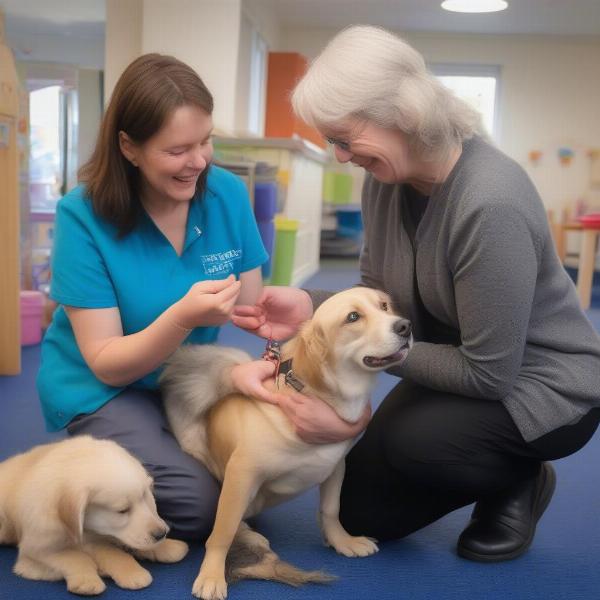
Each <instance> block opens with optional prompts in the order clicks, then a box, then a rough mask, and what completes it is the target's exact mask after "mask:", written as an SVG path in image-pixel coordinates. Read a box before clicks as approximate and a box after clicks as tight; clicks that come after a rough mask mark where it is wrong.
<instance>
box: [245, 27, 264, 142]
mask: <svg viewBox="0 0 600 600" xmlns="http://www.w3.org/2000/svg"><path fill="white" fill-rule="evenodd" d="M266 78H267V43H266V42H265V40H264V39H263V38H262V36H261V35H260V33H258V31H256V29H253V30H252V47H251V52H250V95H249V98H248V130H249V131H250V133H253V134H255V135H259V136H260V135H263V133H264V120H265V119H264V116H265V83H266Z"/></svg>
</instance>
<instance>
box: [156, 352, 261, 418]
mask: <svg viewBox="0 0 600 600" xmlns="http://www.w3.org/2000/svg"><path fill="white" fill-rule="evenodd" d="M249 360H252V359H251V357H250V356H249V355H248V354H247V353H246V352H243V351H242V350H238V349H236V348H226V347H223V346H213V345H192V344H189V345H185V346H182V347H181V348H179V349H178V350H177V351H176V352H174V353H173V354H172V355H171V357H170V358H169V359H168V360H167V362H166V364H165V368H164V370H163V372H162V374H161V376H160V378H159V383H160V386H161V388H162V390H163V400H164V404H165V408H166V410H167V413H169V412H170V411H174V412H177V414H178V416H180V417H183V418H184V419H186V420H187V419H192V420H195V419H198V418H199V417H201V416H202V415H203V414H204V413H205V412H206V411H208V410H209V409H210V408H211V406H213V405H214V404H216V403H217V402H218V401H219V400H220V399H221V398H222V397H223V396H225V395H227V394H228V393H231V391H232V390H231V389H230V386H228V383H227V382H226V381H223V372H224V370H225V369H226V368H227V367H232V366H234V365H237V364H240V363H244V362H247V361H249Z"/></svg>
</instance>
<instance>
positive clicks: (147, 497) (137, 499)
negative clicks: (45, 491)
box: [58, 438, 169, 550]
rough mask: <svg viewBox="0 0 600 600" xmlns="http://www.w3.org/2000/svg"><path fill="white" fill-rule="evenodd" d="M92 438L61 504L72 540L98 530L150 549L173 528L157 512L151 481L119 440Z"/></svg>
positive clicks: (127, 544) (133, 544)
mask: <svg viewBox="0 0 600 600" xmlns="http://www.w3.org/2000/svg"><path fill="white" fill-rule="evenodd" d="M88 439H89V440H90V443H88V444H87V445H85V447H81V448H80V449H79V451H80V452H81V454H80V455H79V456H78V457H77V463H78V464H77V466H76V467H75V469H74V472H73V473H72V474H71V476H70V477H68V478H67V480H66V483H65V485H64V487H63V489H62V492H61V495H60V498H59V503H58V516H59V518H60V520H61V521H62V522H63V524H64V526H65V527H66V529H67V531H68V533H69V536H70V538H71V539H72V541H74V542H76V543H78V542H81V541H82V539H83V538H84V537H85V534H86V533H94V534H98V535H101V536H108V537H110V538H113V539H115V540H117V541H118V542H120V543H121V544H123V545H125V546H127V547H129V548H133V549H137V550H147V549H150V548H152V547H153V546H154V545H156V544H157V543H158V542H159V541H161V540H162V539H164V538H165V537H166V535H167V533H168V531H169V527H168V526H167V524H166V523H165V522H164V521H163V520H162V519H161V518H160V517H159V516H158V513H157V512H156V504H155V502H154V496H153V495H152V479H151V478H150V477H149V476H148V474H147V473H146V470H145V469H144V467H143V466H142V465H141V463H140V462H139V461H138V460H137V459H135V458H134V457H133V456H132V455H131V454H129V452H127V451H126V450H125V449H123V448H122V447H121V446H119V445H118V444H116V443H115V442H112V441H108V440H93V439H92V438H88Z"/></svg>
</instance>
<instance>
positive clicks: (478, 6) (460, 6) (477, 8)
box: [441, 0, 508, 13]
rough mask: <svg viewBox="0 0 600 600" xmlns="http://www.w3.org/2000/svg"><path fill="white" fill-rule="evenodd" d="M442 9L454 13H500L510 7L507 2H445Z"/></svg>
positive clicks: (479, 0)
mask: <svg viewBox="0 0 600 600" xmlns="http://www.w3.org/2000/svg"><path fill="white" fill-rule="evenodd" d="M441 6H442V8H445V9H446V10H450V11H452V12H465V13H486V12H498V11H499V10H504V9H505V8H507V7H508V2H506V0H444V2H442V5H441Z"/></svg>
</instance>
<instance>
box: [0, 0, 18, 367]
mask: <svg viewBox="0 0 600 600" xmlns="http://www.w3.org/2000/svg"><path fill="white" fill-rule="evenodd" d="M18 86H19V84H18V81H17V72H16V70H15V63H14V60H13V56H12V52H11V50H10V48H9V47H8V46H7V45H6V44H5V42H4V16H3V14H2V11H1V10H0V273H2V284H1V285H0V375H16V374H17V373H19V372H20V371H21V326H20V325H21V319H20V306H19V288H20V273H19V270H20V269H19V170H18V169H19V167H18V151H17V116H18V111H19V99H18V90H19V88H18Z"/></svg>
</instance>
